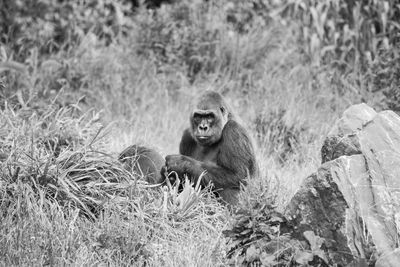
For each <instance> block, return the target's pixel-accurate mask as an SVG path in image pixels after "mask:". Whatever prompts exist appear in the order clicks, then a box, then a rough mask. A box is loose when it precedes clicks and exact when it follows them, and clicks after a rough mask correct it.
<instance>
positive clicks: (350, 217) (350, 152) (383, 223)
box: [286, 104, 400, 266]
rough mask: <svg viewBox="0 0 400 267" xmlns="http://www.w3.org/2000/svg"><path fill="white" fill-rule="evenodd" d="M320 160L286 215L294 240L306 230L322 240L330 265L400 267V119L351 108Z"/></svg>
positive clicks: (364, 106) (393, 115) (343, 117)
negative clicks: (358, 262)
mask: <svg viewBox="0 0 400 267" xmlns="http://www.w3.org/2000/svg"><path fill="white" fill-rule="evenodd" d="M321 154H322V161H323V165H322V166H321V168H320V169H319V170H318V171H317V173H315V174H313V175H311V176H310V177H308V178H307V179H306V180H305V181H304V183H303V185H302V186H301V188H300V189H299V191H298V192H297V193H296V194H295V196H294V197H293V198H292V200H291V202H290V204H289V205H288V207H287V209H286V214H287V215H288V216H289V217H290V218H292V219H293V221H294V222H295V224H297V225H298V227H297V230H296V231H297V234H299V235H301V234H302V231H303V230H304V229H306V230H307V229H310V230H313V231H314V232H315V234H317V235H319V236H320V237H323V238H324V239H325V248H326V252H327V254H328V258H329V261H330V263H332V264H333V263H335V264H342V265H346V264H349V263H351V262H353V261H354V259H356V260H357V259H370V258H371V257H372V258H373V257H377V258H379V257H381V258H379V259H378V261H377V265H378V263H379V265H380V266H400V265H399V264H400V253H399V252H398V251H397V250H396V251H395V249H396V248H397V247H398V245H399V244H398V243H399V241H398V240H399V237H400V236H399V234H398V231H397V229H400V117H399V116H397V115H396V114H395V113H394V112H392V111H383V112H380V113H376V112H375V111H374V110H373V109H372V108H370V107H369V106H367V105H365V104H360V105H355V106H352V107H350V108H349V109H348V110H346V111H345V112H344V114H343V116H342V118H341V119H340V120H338V122H337V123H336V124H335V126H334V127H333V128H332V130H331V131H330V133H329V135H328V137H327V139H326V140H325V142H324V145H323V147H322V149H321ZM373 251H374V252H373ZM372 252H373V253H372ZM372 254H373V255H372Z"/></svg>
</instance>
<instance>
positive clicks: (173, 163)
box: [161, 155, 198, 180]
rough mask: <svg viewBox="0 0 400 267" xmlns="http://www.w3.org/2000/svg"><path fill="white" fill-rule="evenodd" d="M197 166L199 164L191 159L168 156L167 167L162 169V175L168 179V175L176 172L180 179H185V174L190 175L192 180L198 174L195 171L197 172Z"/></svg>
mask: <svg viewBox="0 0 400 267" xmlns="http://www.w3.org/2000/svg"><path fill="white" fill-rule="evenodd" d="M197 165H198V162H197V161H196V160H194V159H192V158H190V157H187V156H183V155H168V156H166V157H165V165H164V166H163V167H162V169H161V174H162V175H163V176H164V177H165V178H166V175H169V174H170V173H172V172H175V173H176V174H177V175H178V177H179V178H180V179H183V175H184V174H186V175H188V177H189V179H191V178H192V176H193V175H194V174H195V173H196V171H194V170H196V167H197ZM171 176H173V175H171ZM173 180H174V179H173Z"/></svg>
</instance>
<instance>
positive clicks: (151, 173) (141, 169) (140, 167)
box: [118, 145, 165, 184]
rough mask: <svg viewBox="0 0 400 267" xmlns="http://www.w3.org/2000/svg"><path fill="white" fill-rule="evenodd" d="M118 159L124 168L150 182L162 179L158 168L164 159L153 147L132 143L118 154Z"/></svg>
mask: <svg viewBox="0 0 400 267" xmlns="http://www.w3.org/2000/svg"><path fill="white" fill-rule="evenodd" d="M118 160H119V161H120V162H121V163H122V164H123V165H124V168H125V169H126V170H128V171H131V172H134V173H137V174H140V175H143V176H144V177H145V179H146V181H147V182H148V183H150V184H159V183H162V182H163V181H164V178H163V177H162V176H161V173H160V170H161V168H162V166H163V165H164V164H165V160H164V157H163V156H161V155H160V154H159V153H158V152H157V151H155V150H154V149H151V148H147V147H144V146H139V145H132V146H129V147H127V148H126V149H125V150H124V151H122V152H121V153H120V154H119V156H118Z"/></svg>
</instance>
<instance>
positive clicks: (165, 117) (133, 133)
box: [0, 2, 376, 266]
mask: <svg viewBox="0 0 400 267" xmlns="http://www.w3.org/2000/svg"><path fill="white" fill-rule="evenodd" d="M196 3H197V2H195V3H194V4H192V6H190V5H189V8H192V9H190V11H191V12H189V13H188V14H189V17H190V18H189V20H190V21H191V22H193V23H192V24H188V25H190V27H192V28H188V29H186V30H185V29H184V27H183V28H182V27H178V26H179V25H176V24H174V23H173V22H176V21H173V19H172V18H171V17H170V14H171V13H168V12H172V11H171V10H169V9H168V8H164V9H163V10H162V11H160V13H162V12H165V13H163V14H164V16H160V17H162V18H163V19H164V21H162V20H161V22H157V21H153V20H152V17H151V16H150V15H148V14H147V13H146V11H144V10H142V11H141V13H140V14H138V18H142V20H141V22H142V23H143V24H144V25H145V26H146V25H147V26H149V27H150V26H154V28H151V27H150V28H149V27H147V26H146V27H147V28H146V27H144V26H143V25H142V26H140V24H138V25H139V26H137V27H136V28H134V29H133V31H132V34H131V35H128V36H126V37H123V38H121V39H118V41H116V42H113V43H111V44H110V45H108V46H106V45H104V44H103V43H102V42H101V41H100V40H98V39H97V37H96V36H94V35H93V34H91V33H90V32H89V33H88V34H87V35H86V36H85V37H84V38H83V39H82V41H81V43H80V45H79V46H78V47H76V48H75V49H74V50H72V51H68V53H66V52H59V53H57V54H54V55H53V56H52V58H51V59H43V61H42V64H38V65H37V66H35V71H34V72H30V73H25V72H24V73H19V72H18V70H10V73H9V76H8V77H9V80H8V82H9V84H11V85H13V86H17V87H18V88H19V89H21V90H20V91H22V93H20V94H16V96H19V97H17V100H15V98H13V97H11V98H10V101H11V100H13V99H14V101H15V102H16V103H17V104H18V105H20V106H22V107H23V108H21V109H14V108H13V107H12V106H11V102H10V103H9V106H8V105H7V102H6V105H5V106H4V107H3V108H2V110H1V114H0V126H1V127H0V152H1V153H4V155H6V156H5V157H4V159H3V160H2V161H1V162H0V168H1V171H0V172H1V174H0V214H1V220H0V265H2V266H10V265H22V266H23V265H64V264H65V265H77V266H85V265H112V266H120V265H122V266H125V265H135V266H143V265H146V266H225V265H227V264H228V263H229V261H228V259H227V258H226V252H227V244H226V241H227V240H226V239H225V237H224V236H223V234H222V231H223V230H224V229H227V228H228V227H229V225H230V223H231V221H232V214H231V213H230V212H229V210H228V209H227V208H226V207H225V206H223V205H221V204H220V203H219V202H218V201H216V200H215V199H213V198H212V196H211V194H210V193H209V192H208V191H204V192H202V193H200V192H198V191H196V190H195V189H192V188H186V189H185V191H184V194H182V195H180V196H178V194H177V192H175V191H174V190H175V188H174V187H172V186H170V187H164V188H162V187H161V186H149V185H147V184H146V183H145V182H143V180H142V179H140V178H141V177H138V176H137V175H136V174H132V173H128V172H126V171H125V170H124V169H123V168H122V167H121V165H120V164H119V162H117V160H116V159H117V155H118V153H119V152H121V151H122V150H123V149H124V148H125V147H127V146H128V145H131V144H134V143H139V144H143V145H147V146H150V147H153V148H156V149H157V150H159V151H160V152H161V153H162V154H163V155H167V154H174V153H178V144H179V141H180V136H181V133H182V131H183V130H184V129H185V128H186V127H187V126H188V123H189V115H188V114H189V111H190V109H191V103H192V102H193V99H194V97H195V96H196V95H198V94H199V93H200V92H201V91H203V90H206V89H215V90H218V91H220V92H223V93H224V95H225V96H226V98H227V99H228V102H229V103H230V104H231V106H232V109H233V110H234V111H235V112H236V113H237V115H239V117H240V118H241V120H242V122H243V124H244V125H246V127H247V128H248V129H249V131H250V133H251V134H252V136H253V137H254V140H255V143H256V147H257V157H258V161H259V164H260V168H261V175H260V177H258V178H256V179H253V180H250V181H249V184H248V186H247V187H246V188H245V189H244V191H243V193H242V195H241V199H240V204H239V208H241V209H244V210H252V209H255V207H256V206H257V205H260V204H273V205H275V206H277V208H278V209H282V208H283V207H284V206H285V204H286V203H287V202H288V201H289V200H290V197H291V196H292V195H293V194H294V192H295V190H296V189H297V188H298V186H299V185H300V184H301V181H302V180H303V179H304V178H305V177H306V176H307V175H309V174H311V173H312V172H314V171H315V170H316V169H317V168H318V166H319V165H320V152H319V150H320V147H321V144H322V141H323V139H324V136H325V135H326V134H327V132H328V131H329V129H330V127H331V126H332V124H333V122H334V121H335V119H336V118H338V116H339V115H340V114H341V112H342V111H343V110H344V109H345V108H346V107H348V106H349V105H351V104H353V103H358V102H360V101H361V99H362V97H363V98H364V100H365V101H367V102H369V103H372V104H373V103H374V101H376V100H374V98H373V97H369V98H368V96H365V95H363V93H362V92H363V88H362V86H361V85H356V83H355V82H354V79H353V78H352V76H351V75H348V76H343V75H340V74H337V72H336V71H335V70H334V69H333V68H330V67H329V66H315V65H312V64H311V63H310V60H309V55H307V53H305V52H304V50H303V49H302V45H301V44H300V43H298V38H297V33H298V31H299V28H298V27H297V26H296V25H295V23H291V22H285V24H282V22H279V21H274V22H273V23H270V24H268V25H264V26H263V27H260V25H258V24H255V25H253V26H252V27H250V30H249V31H247V32H245V33H242V34H238V33H237V32H235V31H233V30H232V29H231V28H230V27H229V25H228V24H227V23H226V22H224V21H223V20H222V19H220V17H221V16H219V14H220V13H221V12H225V10H224V9H223V7H222V6H219V7H218V6H213V7H211V6H210V7H208V9H207V10H206V11H205V12H203V13H201V12H199V13H197V12H194V10H196V5H197V4H198V3H197V4H196ZM205 17H207V18H209V20H205ZM204 21H205V22H204ZM166 22H171V23H169V24H165V23H166ZM146 23H147V24H146ZM164 24H165V25H166V26H165V27H166V28H167V29H169V30H171V31H173V32H177V33H178V35H179V34H180V35H179V36H180V38H181V39H178V40H185V41H187V42H188V43H184V42H183V43H181V44H176V43H173V41H171V40H169V41H168V40H167V41H166V43H164V44H163V43H162V44H163V45H165V48H166V49H167V51H170V53H171V54H167V56H170V58H167V59H160V56H159V54H157V53H156V52H154V51H153V50H151V49H150V48H149V47H146V42H148V41H149V40H148V39H144V40H143V38H144V37H146V36H151V34H154V33H159V32H157V31H158V30H157V29H158V28H157V27H160V25H164ZM193 25H194V26H193ZM186 26H187V25H186ZM168 27H169V28H168ZM187 27H189V26H187ZM192 31H193V32H192ZM213 31H215V32H217V33H218V35H216V36H217V37H216V40H212V38H211V39H210V37H207V34H206V33H210V32H213ZM146 34H147V35H146ZM159 34H160V36H161V37H163V38H164V37H165V36H164V35H163V34H162V32H161V33H159ZM161 37H160V38H161ZM195 37H196V38H198V39H194V40H193V38H195ZM150 41H151V40H150ZM171 42H172V43H171ZM190 42H192V44H191V43H190ZM200 44H204V45H205V46H206V49H205V50H206V51H207V50H210V49H214V50H213V53H211V54H207V53H205V52H204V50H202V48H201V46H200ZM211 44H213V45H211ZM175 45H176V46H177V47H181V46H184V47H185V46H186V47H189V48H192V49H194V48H196V49H198V50H196V51H197V53H198V55H197V56H198V58H202V59H201V61H200V62H202V64H203V69H202V70H201V71H199V72H198V73H196V74H194V73H188V70H187V69H186V68H185V66H187V64H191V63H190V62H191V61H190V60H189V59H193V58H194V56H195V55H191V56H189V57H188V59H187V61H184V60H182V57H183V56H182V55H181V54H179V53H180V52H179V51H181V50H180V49H176V51H178V52H179V53H178V52H176V51H175V50H174V49H172V48H175ZM178 45H180V46H178ZM169 46H170V47H169ZM171 47H172V48H171ZM193 47H194V48H193ZM170 48H171V49H170ZM146 49H147V50H146ZM168 49H170V50H168ZM144 52H146V53H147V54H143V53H144ZM175 52H176V53H178V54H174V53H175ZM200 56H201V57H200ZM174 57H176V58H174ZM54 62H55V63H56V64H53V63H54ZM160 62H161V63H160ZM210 62H212V64H211V63H210ZM160 64H161V67H160ZM207 64H209V65H210V64H211V65H210V66H213V67H212V68H211V67H210V69H207V66H208V65H207ZM65 66H68V68H66V67H65ZM204 66H205V67H204ZM62 71H64V72H67V74H68V75H67V78H64V80H62V81H60V80H59V78H60V77H59V75H60V73H64V72H62ZM354 75H356V74H354ZM74 77H75V78H76V79H77V80H79V83H77V85H76V84H75V85H74V84H72V83H71V81H72V80H74V79H73V78H74ZM193 77H195V78H193ZM19 79H23V80H24V81H25V80H28V81H30V82H25V85H24V84H23V83H21V82H19ZM57 79H58V80H57ZM54 80H57V81H60V82H61V83H62V88H61V89H60V90H59V91H58V90H53V89H52V88H51V84H52V81H54ZM32 81H34V82H32ZM26 84H28V85H26ZM24 86H25V87H24ZM32 92H33V93H32ZM34 92H41V94H42V96H39V97H38V95H36V94H35V93H34ZM40 101H44V103H45V104H41V103H42V102H40ZM49 103H50V104H49ZM60 106H61V107H60ZM0 158H1V157H0ZM185 194H186V195H185Z"/></svg>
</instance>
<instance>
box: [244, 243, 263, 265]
mask: <svg viewBox="0 0 400 267" xmlns="http://www.w3.org/2000/svg"><path fill="white" fill-rule="evenodd" d="M258 259H260V252H259V250H258V249H257V248H256V247H255V246H254V245H251V246H250V247H249V248H248V249H247V250H246V261H247V262H253V261H256V260H258Z"/></svg>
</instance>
